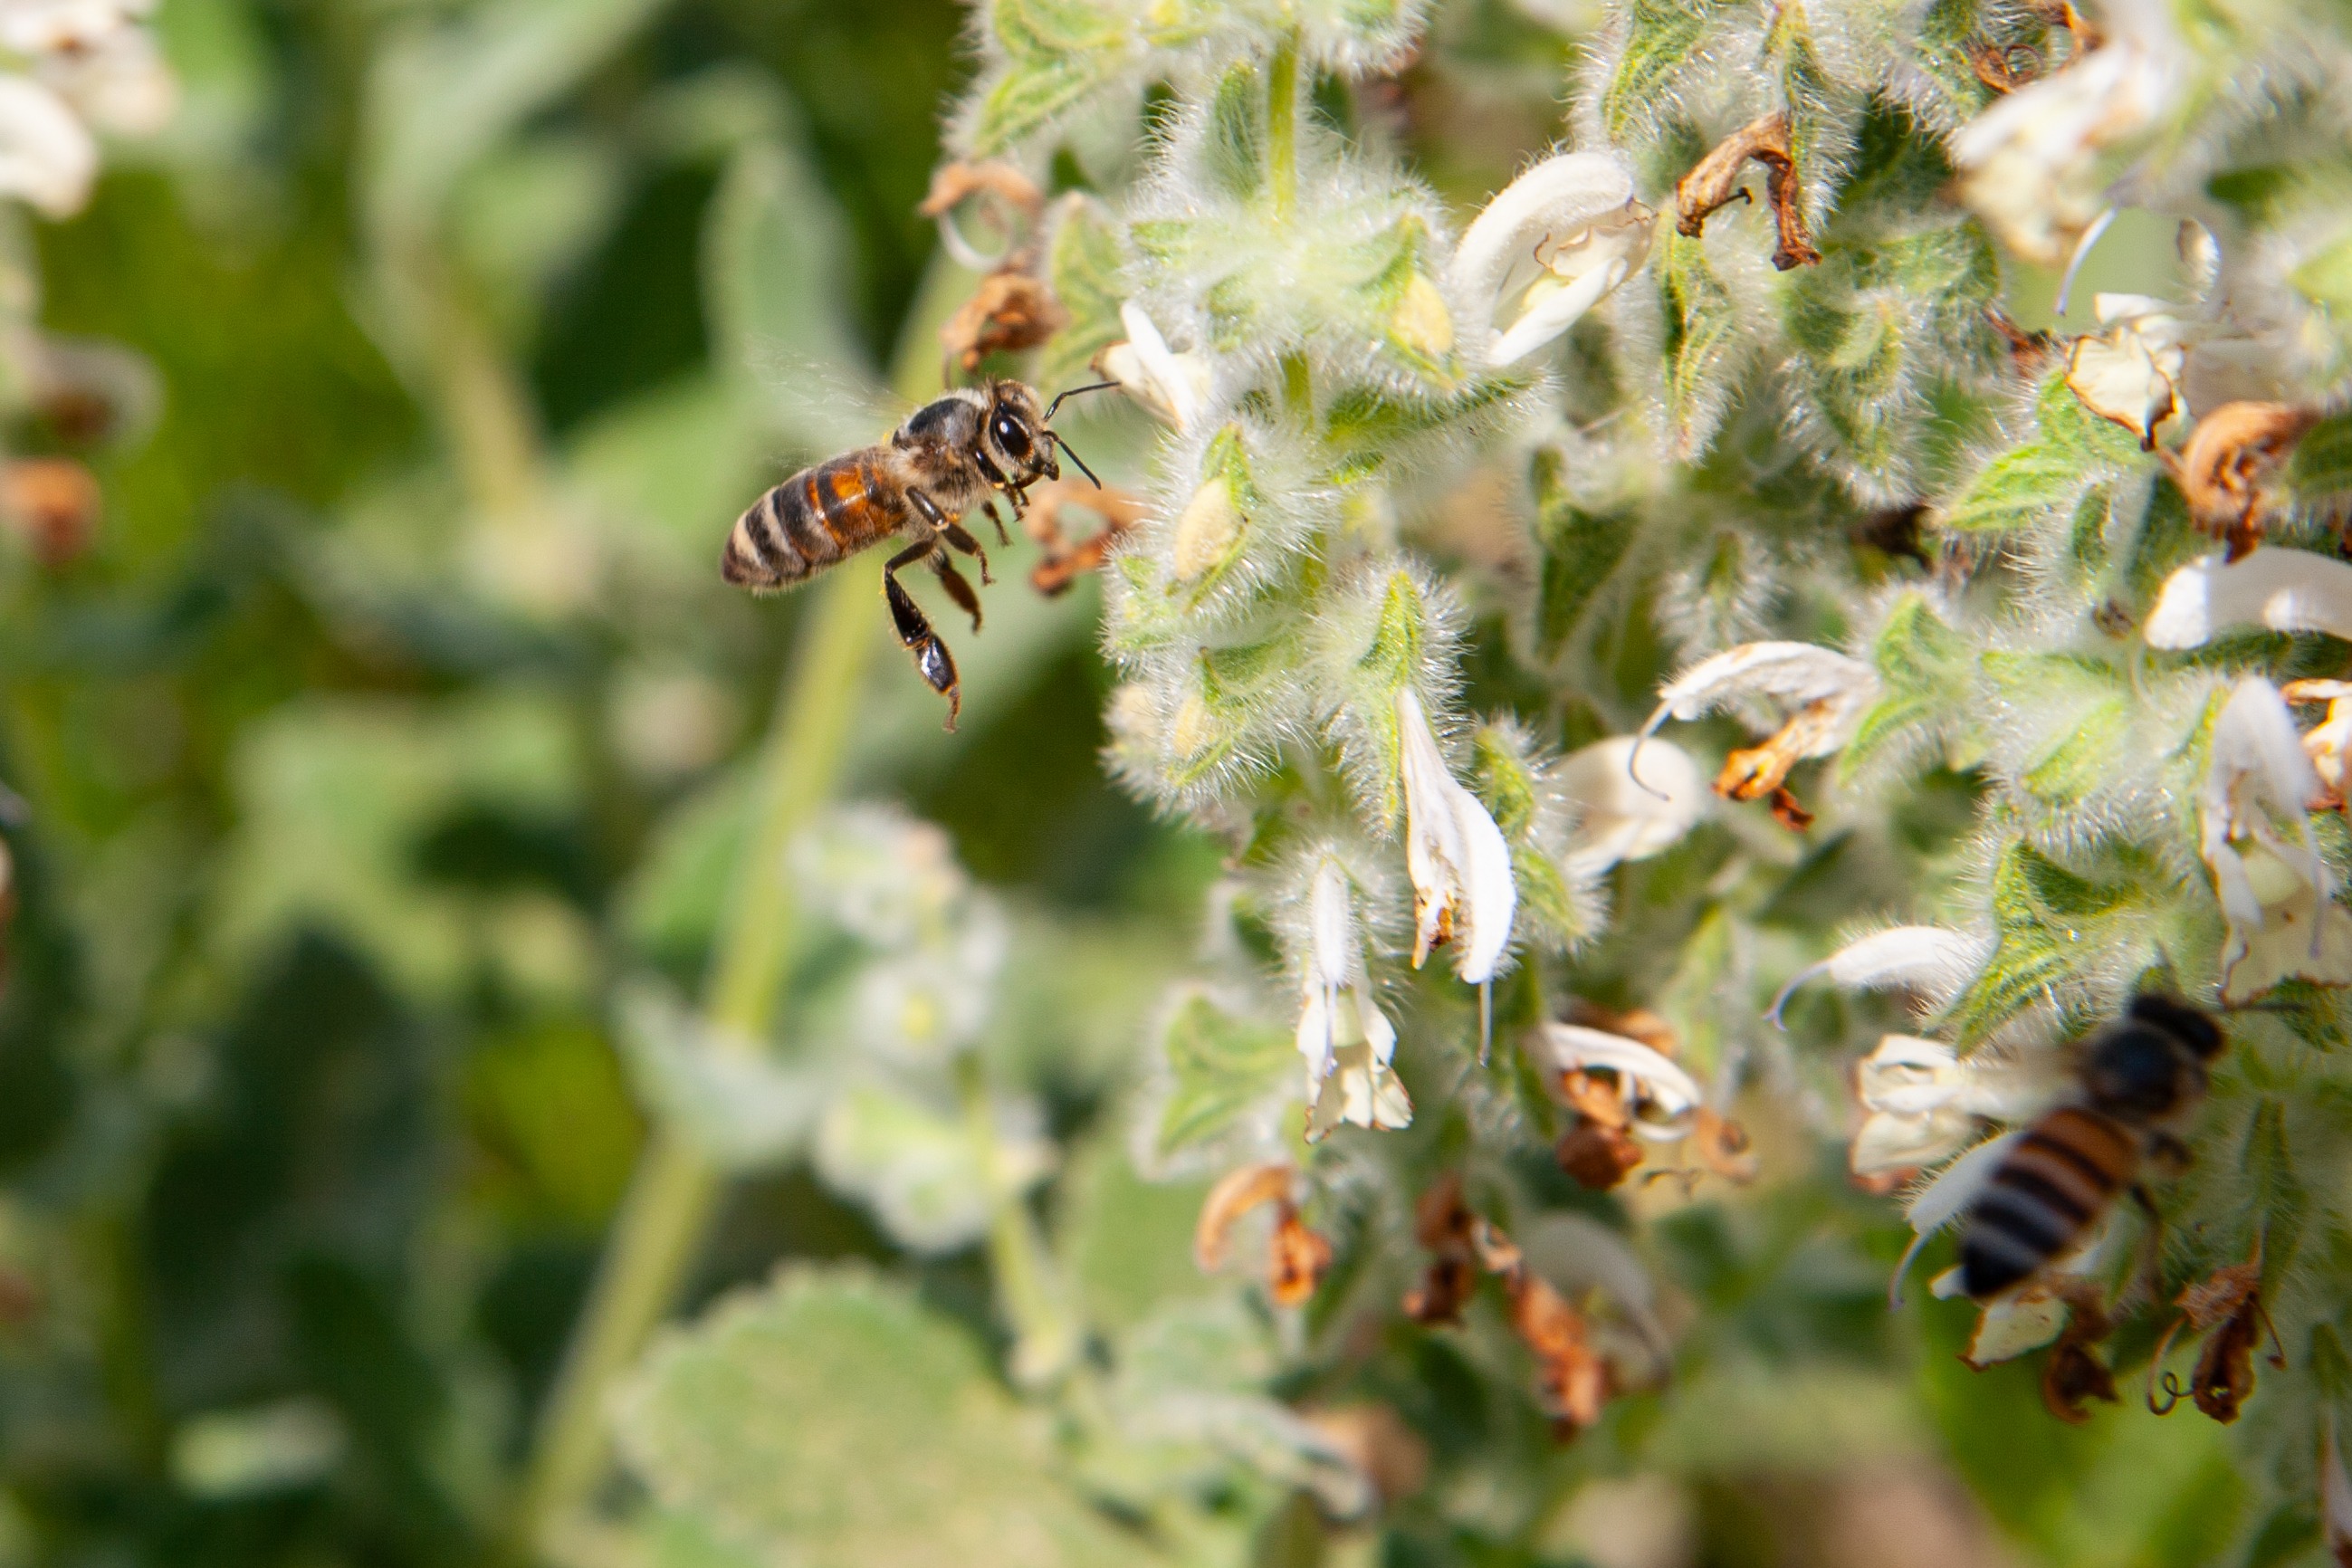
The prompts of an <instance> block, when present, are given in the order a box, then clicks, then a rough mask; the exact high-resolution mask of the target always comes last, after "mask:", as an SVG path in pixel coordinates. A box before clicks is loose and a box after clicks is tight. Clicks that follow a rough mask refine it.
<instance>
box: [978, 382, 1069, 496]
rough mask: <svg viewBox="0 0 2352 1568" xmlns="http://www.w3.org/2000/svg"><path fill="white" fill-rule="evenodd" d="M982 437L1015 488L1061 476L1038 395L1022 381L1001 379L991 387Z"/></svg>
mask: <svg viewBox="0 0 2352 1568" xmlns="http://www.w3.org/2000/svg"><path fill="white" fill-rule="evenodd" d="M980 439H981V445H982V447H983V448H984V449H985V450H986V451H987V453H988V456H989V459H990V461H992V463H994V464H995V465H996V470H997V472H999V473H1001V474H1003V476H1004V478H1005V479H1006V481H1007V482H1008V483H1010V484H1011V485H1013V487H1014V488H1016V489H1018V488H1020V487H1023V486H1026V485H1032V484H1034V483H1036V482H1037V480H1039V479H1060V478H1061V477H1062V466H1061V464H1059V463H1058V462H1056V461H1055V459H1054V442H1053V437H1052V436H1051V435H1050V433H1048V432H1047V430H1046V428H1045V412H1044V410H1042V409H1041V408H1039V407H1038V405H1037V395H1036V394H1035V393H1034V392H1032V391H1031V390H1030V389H1029V388H1028V387H1027V386H1025V385H1024V384H1022V383H1020V382H1017V381H1000V382H997V383H995V384H993V385H992V386H991V387H990V388H989V390H988V413H987V415H986V416H985V417H984V418H983V420H982V424H981V428H980Z"/></svg>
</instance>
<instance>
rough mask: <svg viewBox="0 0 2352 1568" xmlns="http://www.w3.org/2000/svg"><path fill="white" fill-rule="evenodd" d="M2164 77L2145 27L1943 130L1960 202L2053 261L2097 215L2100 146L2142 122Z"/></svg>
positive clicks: (2165, 83) (2161, 51)
mask: <svg viewBox="0 0 2352 1568" xmlns="http://www.w3.org/2000/svg"><path fill="white" fill-rule="evenodd" d="M2171 82H2172V69H2171V66H2170V63H2169V54H2168V49H2167V48H2166V47H2164V45H2163V43H2162V41H2161V40H2160V39H2159V38H2158V37H2157V36H2156V29H2155V28H2154V27H2153V26H2149V27H2147V28H2144V29H2142V30H2141V31H2139V32H2138V33H2137V34H2129V35H2124V36H2119V37H2116V38H2115V39H2114V40H2113V41H2112V42H2110V43H2108V44H2106V45H2105V46H2104V47H2099V48H2095V49H2093V50H2091V51H2090V52H2089V53H2087V54H2084V55H2082V56H2080V57H2078V58H2074V59H2072V60H2069V61H2068V62H2067V63H2066V65H2065V66H2064V67H2063V68H2062V69H2059V70H2057V71H2054V72H2053V73H2052V74H2050V75H2049V76H2046V77H2044V78H2042V79H2041V80H2039V81H2036V82H2033V83H2032V84H2030V85H2028V86H2025V87H2022V88H2020V89H2018V90H2016V91H2015V92H2012V93H2011V94H2010V95H2009V96H2007V97H2006V98H2003V99H2002V100H2000V102H1998V103H1995V104H1994V105H1992V106H1991V107H1990V108H1989V109H1987V110H1985V111H1984V112H1983V113H1982V114H1979V115H1978V116H1977V117H1976V118H1975V119H1974V120H1972V121H1969V123H1968V124H1966V125H1964V126H1962V127H1960V129H1959V130H1958V132H1955V133H1954V134H1953V136H1952V140H1951V151H1952V162H1953V163H1954V164H1956V165H1957V166H1958V169H1959V171H1960V180H1959V195H1960V198H1961V200H1963V201H1965V202H1967V203H1968V205H1970V206H1971V207H1974V208H1975V209H1976V210H1977V212H1978V213H1979V215H1980V216H1982V217H1983V218H1984V220H1985V221H1986V222H1987V223H1989V224H1990V225H1991V226H1992V227H1993V229H1994V231H1995V232H1996V233H1997V234H1999V235H2000V237H2001V238H2002V239H2003V240H2005V241H2006V242H2008V244H2009V246H2010V247H2011V249H2013V250H2015V251H2016V252H2017V253H2018V254H2019V255H2021V256H2023V257H2025V258H2028V259H2030V260H2033V261H2038V262H2040V263H2042V265H2043V266H2045V267H2054V266H2057V265H2058V264H2059V263H2060V262H2062V261H2063V260H2065V259H2066V254H2067V252H2068V251H2069V250H2071V249H2072V248H2073V247H2074V242H2075V240H2076V239H2077V238H2078V237H2080V236H2081V235H2082V234H2083V232H2084V230H2085V229H2087V228H2088V227H2089V226H2091V221H2092V219H2094V218H2095V217H2096V216H2098V213H2099V209H2100V207H2101V205H2102V202H2101V197H2100V182H2099V179H2098V155H2099V153H2100V152H2101V151H2102V150H2103V149H2105V148H2107V147H2110V146H2113V145H2114V144H2116V142H2121V141H2123V140H2125V139H2126V138H2128V137H2130V136H2133V135H2136V134H2137V133H2138V132H2141V131H2143V130H2145V129H2146V128H2147V126H2149V125H2150V124H2152V123H2153V122H2154V121H2155V119H2156V117H2157V114H2158V111H2159V110H2161V109H2162V108H2163V105H2164V100H2165V97H2166V95H2167V93H2168V91H2169V89H2170V87H2171Z"/></svg>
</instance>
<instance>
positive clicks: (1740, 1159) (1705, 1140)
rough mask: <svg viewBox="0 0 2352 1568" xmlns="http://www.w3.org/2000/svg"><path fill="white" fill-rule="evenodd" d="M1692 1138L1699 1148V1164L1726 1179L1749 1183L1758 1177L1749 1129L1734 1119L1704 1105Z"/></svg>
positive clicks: (1696, 1120)
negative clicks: (1750, 1145) (1750, 1146)
mask: <svg viewBox="0 0 2352 1568" xmlns="http://www.w3.org/2000/svg"><path fill="white" fill-rule="evenodd" d="M1691 1139H1692V1142H1694V1143H1695V1144H1696V1147H1697V1150H1698V1159H1699V1163H1700V1164H1702V1165H1705V1166H1706V1168H1707V1169H1708V1170H1710V1171H1712V1172H1714V1173H1716V1174H1717V1175H1718V1176H1721V1177H1722V1178H1723V1179H1724V1180H1726V1181H1727V1182H1738V1183H1742V1184H1745V1183H1748V1182H1752V1181H1754V1180H1755V1179H1756V1170H1757V1161H1756V1156H1755V1154H1754V1153H1753V1152H1751V1151H1750V1150H1749V1149H1748V1130H1747V1129H1746V1128H1744V1127H1742V1126H1740V1125H1739V1123H1738V1122H1737V1121H1732V1120H1731V1118H1729V1117H1727V1116H1718V1115H1717V1114H1716V1113H1715V1112H1714V1111H1712V1110H1708V1109H1707V1108H1706V1106H1704V1105H1702V1106H1700V1107H1699V1108H1698V1111H1697V1114H1696V1117H1695V1119H1694V1120H1693V1122H1692V1126H1691Z"/></svg>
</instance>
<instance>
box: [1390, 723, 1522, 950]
mask: <svg viewBox="0 0 2352 1568" xmlns="http://www.w3.org/2000/svg"><path fill="white" fill-rule="evenodd" d="M1396 708H1397V764H1398V771H1399V772H1400V773H1402V774H1403V776H1404V812H1405V838H1404V858H1405V868H1406V870H1407V872H1408V873H1409V874H1410V875H1411V876H1412V907H1413V922H1414V931H1413V942H1412V965H1413V967H1414V968H1415V969H1418V968H1420V967H1421V965H1422V963H1423V960H1425V959H1426V958H1428V956H1429V950H1430V949H1431V948H1432V947H1433V946H1434V945H1436V944H1437V943H1438V942H1456V947H1455V952H1454V973H1456V974H1458V975H1460V976H1461V977H1462V978H1463V979H1464V980H1465V981H1467V982H1468V983H1469V984H1473V985H1483V984H1486V982H1488V981H1489V980H1492V979H1494V978H1495V966H1496V964H1497V963H1501V962H1502V957H1503V950H1504V948H1505V947H1506V946H1507V945H1508V943H1509V942H1510V940H1511V915H1512V911H1513V910H1516V909H1517V907H1518V901H1519V895H1518V889H1517V887H1516V886H1514V885H1513V883H1512V881H1511V851H1510V847H1509V846H1508V845H1507V844H1505V843H1504V842H1503V830H1502V829H1501V828H1499V827H1497V826H1495V819H1494V818H1493V817H1492V816H1488V815H1487V812H1486V807H1485V806H1484V805H1480V804H1479V803H1478V797H1477V796H1476V795H1472V794H1471V793H1470V792H1469V791H1468V790H1466V789H1465V788H1463V787H1462V785H1461V784H1459V783H1458V782H1457V781H1456V780H1455V779H1454V774H1453V773H1452V772H1451V771H1450V770H1449V769H1448V768H1447V767H1446V765H1445V757H1444V753H1443V752H1439V751H1438V749H1437V737H1436V735H1434V734H1433V733H1432V732H1431V731H1430V728H1429V720H1428V718H1427V717H1426V716H1425V715H1423V712H1422V710H1421V699H1420V698H1418V697H1417V696H1415V695H1414V694H1413V690H1412V687H1410V686H1402V687H1399V688H1398V689H1397V696H1396ZM1457 939H1458V940H1457Z"/></svg>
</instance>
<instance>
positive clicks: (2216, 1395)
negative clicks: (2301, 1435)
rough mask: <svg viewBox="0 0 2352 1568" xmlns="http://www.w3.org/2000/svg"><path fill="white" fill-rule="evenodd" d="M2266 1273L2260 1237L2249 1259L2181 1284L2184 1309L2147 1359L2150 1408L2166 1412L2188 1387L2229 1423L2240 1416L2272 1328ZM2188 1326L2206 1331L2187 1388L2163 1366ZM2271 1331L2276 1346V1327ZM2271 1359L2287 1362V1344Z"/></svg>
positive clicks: (2206, 1407)
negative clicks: (2259, 1348) (2258, 1353)
mask: <svg viewBox="0 0 2352 1568" xmlns="http://www.w3.org/2000/svg"><path fill="white" fill-rule="evenodd" d="M2262 1277H2263V1250H2262V1246H2261V1244H2260V1242H2259V1241H2258V1242H2257V1243H2256V1244H2255V1247H2254V1251H2253V1256H2252V1257H2251V1258H2248V1259H2247V1260H2246V1261H2245V1262H2243V1263H2233V1264H2231V1265H2229V1266H2227V1267H2225V1268H2217V1269H2215V1270H2214V1271H2213V1272H2212V1273H2211V1274H2210V1275H2208V1276H2207V1277H2206V1278H2204V1279H2199V1280H2192V1281H2191V1282H2190V1283H2189V1284H2188V1285H2187V1286H2185V1287H2183V1288H2182V1289H2181V1292H2180V1294H2179V1297H2178V1298H2177V1299H2176V1300H2175V1301H2174V1303H2173V1304H2174V1305H2175V1306H2177V1307H2179V1309H2180V1312H2181V1315H2180V1317H2179V1318H2178V1319H2176V1320H2175V1321H2174V1322H2173V1324H2172V1326H2171V1327H2170V1328H2168V1329H2167V1330H2165V1331H2164V1338H2162V1339H2161V1340H2159V1341H2158V1342H2157V1346H2156V1354H2155V1355H2154V1357H2153V1358H2151V1359H2150V1361H2149V1363H2148V1393H2147V1407H2148V1408H2149V1409H2150V1410H2152V1411H2154V1412H2156V1414H2158V1415H2165V1414H2167V1413H2168V1412H2169V1411H2170V1410H2171V1409H2172V1407H2173V1406H2174V1405H2177V1404H2179V1401H2180V1396H2181V1395H2182V1394H2184V1393H2185V1394H2188V1395H2189V1398H2190V1399H2192V1400H2193V1401H2194V1402H2195V1403H2196V1405H2197V1408H2198V1409H2200V1410H2201V1411H2203V1412H2204V1413H2205V1414H2206V1415H2210V1416H2211V1417H2212V1418H2213V1419H2214V1420H2216V1421H2219V1422H2221V1423H2222V1424H2224V1425H2225V1426H2226V1425H2227V1424H2228V1423H2230V1422H2232V1421H2235V1420H2236V1419H2237V1418H2238V1414H2239V1410H2240V1407H2241V1406H2242V1405H2244V1404H2245V1402H2246V1401H2247V1400H2248V1399H2249V1398H2251V1397H2252V1395H2253V1392H2254V1350H2255V1347H2256V1346H2258V1345H2259V1344H2260V1343H2261V1342H2262V1338H2263V1331H2264V1330H2268V1329H2270V1315H2269V1313H2268V1312H2266V1311H2265V1310H2263V1301H2262ZM2184 1328H2186V1329H2188V1330H2189V1331H2191V1332H2193V1333H2201V1334H2205V1335H2207V1338H2206V1341H2205V1348H2204V1349H2203V1350H2202V1351H2201V1352H2199V1354H2198V1357H2197V1370H2196V1373H2195V1374H2194V1375H2193V1376H2192V1377H2191V1378H2190V1379H2189V1385H2188V1386H2187V1387H2186V1388H2185V1389H2184V1388H2183V1387H2182V1386H2181V1384H2180V1383H2179V1380H2178V1379H2176V1378H2175V1377H2174V1376H2173V1375H2172V1373H2168V1372H2163V1371H2162V1368H2163V1366H2164V1357H2165V1352H2167V1351H2168V1350H2170V1349H2171V1348H2172V1342H2173V1339H2174V1337H2175V1336H2176V1335H2178V1334H2179V1332H2180V1331H2181V1330H2182V1329H2184ZM2277 1338H2278V1336H2277V1331H2275V1330H2271V1339H2272V1342H2273V1345H2274V1346H2275V1345H2276V1343H2277ZM2270 1359H2271V1364H2272V1365H2273V1366H2274V1367H2283V1366H2284V1365H2285V1364H2286V1356H2285V1353H2284V1350H2283V1349H2274V1350H2273V1352H2272V1354H2271V1358H2270ZM2159 1373H2161V1376H2160V1378H2159V1375H2158V1374H2159ZM2159 1388H2160V1389H2161V1390H2162V1393H2163V1396H2164V1397H2163V1402H2162V1403H2161V1404H2159V1403H2158V1389H2159Z"/></svg>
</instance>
